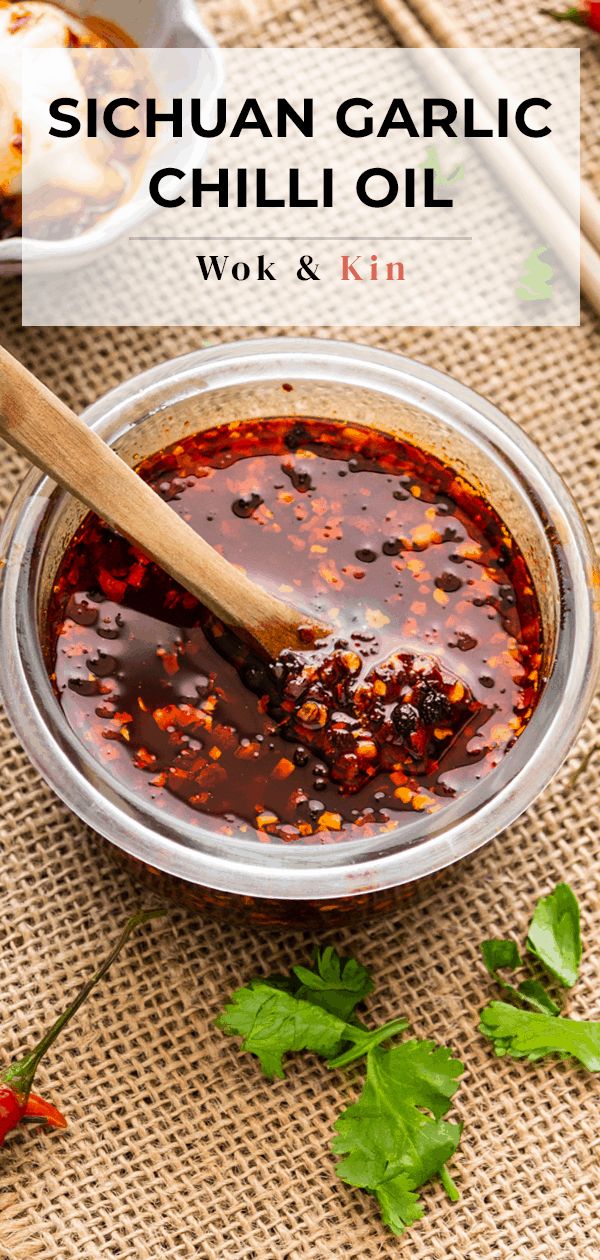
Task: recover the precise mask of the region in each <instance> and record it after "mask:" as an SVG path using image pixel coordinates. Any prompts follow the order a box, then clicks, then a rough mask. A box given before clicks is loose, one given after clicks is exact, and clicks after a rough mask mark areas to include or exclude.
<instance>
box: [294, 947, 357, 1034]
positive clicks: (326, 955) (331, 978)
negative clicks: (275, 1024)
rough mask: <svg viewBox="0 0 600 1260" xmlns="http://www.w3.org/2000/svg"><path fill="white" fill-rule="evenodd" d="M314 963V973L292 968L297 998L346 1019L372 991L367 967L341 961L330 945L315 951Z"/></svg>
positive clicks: (350, 959)
mask: <svg viewBox="0 0 600 1260" xmlns="http://www.w3.org/2000/svg"><path fill="white" fill-rule="evenodd" d="M314 961H315V967H316V970H314V969H312V968H308V967H301V966H298V967H293V968H292V970H293V972H294V975H295V976H296V977H297V979H298V980H299V981H300V986H299V987H298V988H297V989H296V991H295V992H296V997H300V998H305V999H306V1000H307V1001H309V1002H312V1003H313V1004H314V1005H315V1006H322V1007H323V1008H324V1010H326V1011H332V1012H333V1014H334V1015H339V1017H340V1019H344V1020H347V1019H349V1018H350V1016H351V1015H352V1013H353V1011H354V1008H355V1007H356V1006H358V1004H359V1002H362V1001H363V1000H364V998H366V996H367V994H368V993H370V992H371V991H372V989H373V981H372V979H371V976H370V973H369V972H368V971H367V968H366V967H363V966H362V965H361V963H358V962H356V960H355V959H354V958H340V955H339V954H338V953H336V951H335V949H333V948H332V946H331V945H328V946H327V948H326V949H323V950H319V949H316V950H315V955H314Z"/></svg>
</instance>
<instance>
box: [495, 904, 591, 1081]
mask: <svg viewBox="0 0 600 1260" xmlns="http://www.w3.org/2000/svg"><path fill="white" fill-rule="evenodd" d="M527 949H528V950H529V952H530V953H531V954H533V956H534V957H535V958H536V959H537V961H538V962H539V963H540V964H541V965H542V967H543V968H544V970H545V971H547V972H548V974H549V975H550V976H552V978H553V980H556V981H557V982H558V983H559V984H561V985H563V986H564V988H571V987H572V986H573V985H574V984H575V981H576V980H577V978H578V975H579V967H580V964H581V954H582V947H581V930H580V922H579V905H578V902H577V898H576V896H575V894H574V892H573V890H572V888H570V887H569V885H568V884H557V886H556V888H555V889H554V891H553V892H552V893H550V895H549V896H548V897H542V898H541V900H540V901H538V903H537V906H536V908H535V911H534V914H533V918H532V920H531V923H530V925H529V932H528V935H527ZM481 950H482V954H483V961H484V963H485V966H486V967H487V970H488V971H489V973H490V975H491V976H493V977H494V979H495V980H497V981H498V983H499V984H500V985H501V986H502V988H503V989H504V990H505V992H506V993H507V994H508V995H509V997H510V998H511V999H512V1000H511V1001H510V1002H508V1001H507V1002H490V1003H489V1004H488V1005H487V1006H486V1007H484V1009H483V1011H482V1012H481V1021H480V1024H479V1031H480V1032H482V1033H483V1034H484V1036H486V1037H489V1038H490V1040H491V1041H492V1042H493V1045H494V1050H495V1052H496V1054H497V1055H505V1054H509V1055H511V1056H512V1058H514V1059H532V1060H535V1059H541V1058H543V1057H545V1056H546V1055H551V1054H556V1055H558V1056H559V1057H560V1058H561V1059H566V1058H573V1059H576V1060H577V1061H578V1062H579V1063H581V1064H583V1066H584V1067H586V1068H587V1069H588V1071H590V1072H599V1071H600V1023H598V1022H593V1021H591V1020H579V1019H571V1018H567V1017H565V1016H563V1015H561V1013H560V1006H558V1005H557V1003H556V1002H555V1001H554V1000H553V998H552V997H551V996H550V994H549V993H548V992H547V990H546V988H545V987H544V985H543V984H541V983H540V981H539V980H536V979H535V978H527V979H526V980H522V981H521V983H520V984H519V985H518V986H515V985H513V984H510V983H509V982H508V981H507V980H504V978H503V977H502V976H501V975H500V974H499V972H500V971H501V970H502V969H504V968H506V967H509V968H511V969H513V970H514V969H516V968H517V967H521V966H522V965H523V964H522V959H521V956H520V954H519V950H518V949H517V946H516V944H515V942H514V941H503V940H489V941H484V942H483V945H482V947H481ZM515 1002H518V1003H521V1004H522V1005H523V1006H526V1007H529V1008H530V1009H528V1010H523V1009H519V1007H518V1006H515V1005H514V1003H515Z"/></svg>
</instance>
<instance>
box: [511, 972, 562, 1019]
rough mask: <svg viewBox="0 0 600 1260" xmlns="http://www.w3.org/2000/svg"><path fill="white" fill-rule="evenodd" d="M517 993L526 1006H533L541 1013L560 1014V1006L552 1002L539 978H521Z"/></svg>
mask: <svg viewBox="0 0 600 1260" xmlns="http://www.w3.org/2000/svg"><path fill="white" fill-rule="evenodd" d="M517 993H518V995H519V997H520V998H521V999H522V1000H523V1001H524V1002H526V1003H527V1005H528V1006H532V1007H533V1009H534V1011H541V1013H542V1015H560V1006H557V1005H556V1002H553V1000H552V998H551V997H550V994H549V993H548V992H547V990H546V989H545V988H544V986H543V984H540V982H539V980H523V981H522V982H521V984H520V985H519V988H518V989H517Z"/></svg>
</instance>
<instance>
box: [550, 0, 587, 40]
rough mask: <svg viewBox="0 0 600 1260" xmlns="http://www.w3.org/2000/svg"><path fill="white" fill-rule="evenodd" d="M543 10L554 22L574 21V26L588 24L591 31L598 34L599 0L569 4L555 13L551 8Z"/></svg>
mask: <svg viewBox="0 0 600 1260" xmlns="http://www.w3.org/2000/svg"><path fill="white" fill-rule="evenodd" d="M543 12H544V13H546V14H547V16H548V17H551V18H554V19H555V21H556V22H574V23H575V25H576V26H589V27H590V29H591V30H592V31H598V33H599V34H600V0H583V3H582V4H578V5H574V6H571V8H569V9H565V10H564V11H563V12H562V13H555V12H554V11H553V10H552V9H544V10H543Z"/></svg>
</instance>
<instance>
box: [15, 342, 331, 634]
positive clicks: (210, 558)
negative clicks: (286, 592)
mask: <svg viewBox="0 0 600 1260" xmlns="http://www.w3.org/2000/svg"><path fill="white" fill-rule="evenodd" d="M0 435H1V436H2V437H4V438H5V439H6V440H7V441H8V442H9V443H10V444H11V445H12V446H15V447H17V449H19V450H20V451H22V452H23V454H25V455H26V456H27V457H28V459H30V460H31V461H32V462H33V463H34V464H36V465H37V467H38V468H41V469H43V471H44V472H46V473H48V474H49V476H50V477H52V479H53V480H54V481H56V482H58V483H59V485H61V486H63V487H64V489H65V490H68V491H70V492H71V494H74V495H75V496H76V497H77V498H78V499H80V500H81V501H82V502H83V503H85V504H86V505H87V507H89V508H91V509H92V510H93V511H94V512H97V513H98V515H99V516H101V517H103V519H104V520H105V521H107V522H108V523H109V524H110V525H112V526H113V527H114V528H115V529H117V530H118V531H119V533H120V534H123V535H124V536H125V537H126V538H127V539H129V541H130V542H134V543H135V544H136V545H137V546H139V547H141V549H142V550H143V551H144V552H145V553H146V554H147V555H148V556H150V558H151V559H152V560H155V561H156V562H157V564H159V565H160V566H161V568H163V569H165V570H166V572H167V573H169V574H170V575H171V577H173V578H175V579H176V581H177V582H180V583H181V585H182V586H184V587H186V588H187V590H189V591H191V592H192V594H193V595H195V596H196V597H197V598H198V599H199V600H201V602H202V603H203V604H205V605H206V606H207V607H208V608H210V609H211V611H212V612H214V613H215V614H216V615H217V617H219V618H220V619H221V620H222V621H224V622H225V623H226V624H227V625H230V626H233V627H234V628H236V629H239V630H244V631H246V632H247V633H248V634H249V635H250V636H251V637H252V639H254V640H255V641H256V643H257V644H258V645H259V646H260V647H261V648H262V649H263V651H266V652H267V654H268V655H269V656H271V657H276V656H277V655H278V654H279V652H280V651H281V650H282V649H283V648H284V647H294V648H295V647H299V646H304V647H306V646H307V643H306V637H305V636H304V635H300V634H299V631H300V628H301V627H306V625H307V621H308V623H309V624H310V619H307V617H306V615H302V614H301V613H300V612H299V611H298V610H297V609H295V608H293V607H291V605H289V604H286V603H284V602H283V600H279V599H276V598H275V596H273V595H269V594H268V593H267V592H266V591H263V590H262V589H261V588H260V587H259V586H256V585H255V583H254V582H252V581H250V579H249V578H247V577H246V575H245V574H244V573H243V572H241V570H240V569H237V568H236V567H235V565H233V564H231V563H230V562H229V561H228V560H225V559H224V558H223V557H222V556H220V555H219V554H218V552H216V551H215V550H214V548H213V547H211V546H210V545H209V544H208V543H207V542H205V541H204V539H203V538H201V537H200V536H199V535H198V534H196V533H195V532H194V530H193V529H191V527H190V526H189V525H187V524H186V522H185V521H183V520H182V519H181V517H179V516H177V513H176V512H174V511H173V509H172V508H171V507H169V505H168V503H165V502H164V500H163V499H161V498H160V497H159V496H158V495H157V494H156V493H155V492H154V491H153V490H152V489H151V488H150V486H148V485H147V484H146V483H145V482H144V481H142V479H141V477H138V476H137V474H136V473H135V472H134V471H133V470H132V469H131V468H129V466H128V465H127V464H126V463H125V462H124V461H123V460H122V459H120V457H119V456H118V455H117V454H116V452H115V451H113V450H112V449H111V448H110V446H108V445H107V444H106V442H103V440H102V438H100V437H99V436H98V434H97V433H94V432H93V431H92V430H91V429H89V428H88V426H87V425H86V424H85V423H84V421H83V420H81V419H80V418H79V416H77V415H75V412H73V411H71V409H70V408H69V407H67V406H66V404H65V403H63V402H61V400H60V399H59V398H57V397H56V395H55V394H53V393H52V392H51V390H49V389H47V388H46V386H45V385H43V384H42V383H41V381H38V379H37V377H35V376H33V374H32V373H31V372H28V371H27V369H26V368H24V367H23V365H22V364H21V363H19V362H18V361H17V360H16V359H14V358H13V357H12V355H10V354H9V353H8V352H7V351H6V350H4V349H3V348H2V347H1V346H0ZM314 628H315V629H317V630H319V629H320V630H323V627H314Z"/></svg>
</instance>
